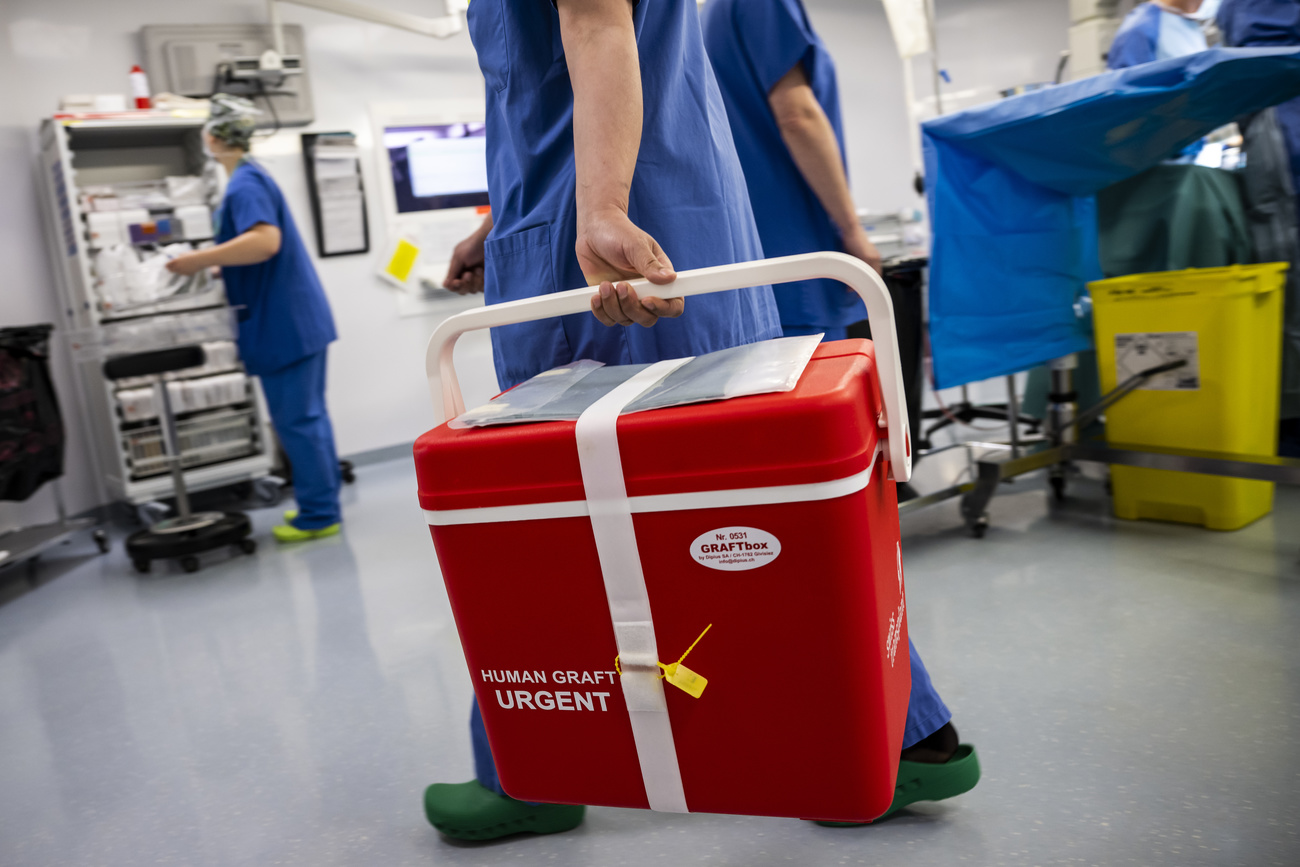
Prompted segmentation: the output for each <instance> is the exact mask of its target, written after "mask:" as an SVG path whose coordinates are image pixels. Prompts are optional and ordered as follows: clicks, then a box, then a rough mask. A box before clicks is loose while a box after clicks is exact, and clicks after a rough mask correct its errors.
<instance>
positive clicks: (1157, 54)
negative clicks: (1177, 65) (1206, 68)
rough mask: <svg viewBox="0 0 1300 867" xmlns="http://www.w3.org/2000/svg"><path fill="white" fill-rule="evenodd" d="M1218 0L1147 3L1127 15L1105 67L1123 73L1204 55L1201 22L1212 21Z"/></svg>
mask: <svg viewBox="0 0 1300 867" xmlns="http://www.w3.org/2000/svg"><path fill="white" fill-rule="evenodd" d="M1218 5H1219V3H1218V0H1162V2H1156V0H1150V2H1147V3H1143V4H1141V5H1139V6H1138V7H1137V8H1136V9H1134V10H1133V11H1132V12H1130V13H1129V14H1128V15H1127V16H1126V17H1125V18H1124V23H1123V24H1121V25H1120V28H1119V32H1117V33H1116V34H1115V41H1114V42H1112V43H1111V45H1110V51H1109V53H1108V54H1107V57H1106V65H1107V66H1108V67H1109V68H1110V69H1127V68H1128V67H1130V66H1137V65H1138V64H1140V63H1151V62H1153V61H1156V60H1168V59H1170V58H1171V57H1182V56H1183V55H1186V54H1195V53H1196V52H1198V51H1204V50H1205V49H1206V48H1207V47H1208V45H1207V44H1206V41H1205V31H1204V30H1203V29H1202V26H1203V25H1202V22H1203V21H1206V20H1208V19H1211V18H1213V17H1214V13H1215V11H1216V10H1217V8H1218Z"/></svg>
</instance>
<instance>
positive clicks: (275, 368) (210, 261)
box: [167, 94, 342, 542]
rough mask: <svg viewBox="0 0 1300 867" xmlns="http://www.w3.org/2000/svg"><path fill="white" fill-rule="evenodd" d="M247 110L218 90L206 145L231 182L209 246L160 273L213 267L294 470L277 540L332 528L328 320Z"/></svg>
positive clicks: (334, 480)
mask: <svg viewBox="0 0 1300 867" xmlns="http://www.w3.org/2000/svg"><path fill="white" fill-rule="evenodd" d="M255 113H256V109H254V108H253V106H252V104H251V103H249V102H248V101H247V100H244V99H240V98H239V97H232V96H227V95H225V94H217V95H216V96H214V97H213V98H212V115H211V118H210V120H209V121H208V124H207V125H206V126H205V127H204V136H205V142H206V144H207V146H208V149H209V150H210V152H211V153H212V155H213V157H214V158H215V159H216V160H217V161H218V162H220V163H221V164H222V165H223V166H224V167H225V169H226V174H227V175H228V176H229V178H230V181H229V183H228V184H227V185H226V192H225V195H224V197H223V198H222V201H221V207H220V208H219V210H218V212H217V233H216V238H215V240H216V245H215V246H213V247H209V248H207V249H204V250H198V251H195V252H193V253H187V254H185V255H183V256H178V257H177V258H175V259H173V260H172V261H171V262H169V263H168V265H167V267H168V269H169V270H171V271H172V272H173V273H176V274H185V275H188V274H193V273H195V272H197V271H200V270H202V269H203V268H210V267H212V266H219V267H220V268H221V276H222V280H223V282H224V283H225V287H226V298H227V299H228V300H229V302H230V304H231V305H235V306H238V307H239V308H240V309H239V320H240V321H239V354H240V358H241V359H242V360H243V362H244V368H245V369H246V370H247V371H248V372H249V373H250V374H254V375H256V376H258V377H259V378H260V379H261V380H262V391H263V393H264V394H265V395H266V404H267V408H268V409H269V410H270V412H271V422H272V424H274V426H275V432H276V435H277V436H278V437H279V438H280V444H281V445H282V446H283V447H284V451H285V454H287V455H288V456H289V463H290V464H291V465H292V467H293V490H294V497H295V498H296V499H297V501H298V509H297V510H296V511H291V512H287V513H286V514H285V519H286V523H284V524H282V525H280V526H277V527H275V528H273V530H272V532H273V533H274V534H275V538H276V539H277V540H279V541H281V542H300V541H306V540H308V539H316V538H320V537H322V536H330V535H334V534H335V533H338V532H339V527H340V521H341V518H342V513H341V511H340V508H339V485H340V482H341V479H340V473H339V461H338V455H337V453H336V452H335V449H334V430H333V428H332V427H331V425H330V418H329V413H328V412H327V410H326V408H325V354H326V348H327V347H328V346H329V344H330V343H331V342H333V341H334V340H335V339H336V338H337V336H338V335H337V334H336V333H335V331H334V318H333V316H332V315H331V313H330V307H329V302H328V301H327V300H326V298H325V291H324V290H323V289H322V288H321V284H320V280H319V279H318V278H317V277H316V269H315V268H313V267H312V264H311V259H310V257H309V256H308V254H307V248H306V247H305V246H304V245H303V242H302V237H301V236H300V235H299V234H298V227H297V226H296V225H295V224H294V222H293V216H292V215H291V214H290V213H289V206H288V205H287V204H286V202H285V200H284V195H283V194H282V193H281V192H280V188H279V187H278V186H277V185H276V183H275V181H274V180H272V179H271V176H270V175H269V174H267V172H266V170H265V169H263V168H262V167H261V166H259V165H258V164H257V163H255V162H253V161H252V160H250V159H249V158H248V147H249V143H250V141H251V140H252V135H253V129H254V127H255V120H254V114H255Z"/></svg>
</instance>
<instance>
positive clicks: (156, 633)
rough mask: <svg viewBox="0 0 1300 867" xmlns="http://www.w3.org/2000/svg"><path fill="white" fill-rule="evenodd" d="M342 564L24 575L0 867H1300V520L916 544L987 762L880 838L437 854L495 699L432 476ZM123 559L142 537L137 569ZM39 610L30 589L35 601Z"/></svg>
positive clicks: (1076, 490) (582, 841) (1041, 507)
mask: <svg viewBox="0 0 1300 867" xmlns="http://www.w3.org/2000/svg"><path fill="white" fill-rule="evenodd" d="M359 475H360V479H359V481H358V482H357V484H356V485H355V486H352V487H350V488H348V489H347V501H346V522H345V527H346V530H345V533H344V535H342V536H341V537H338V538H335V539H332V540H325V541H319V542H314V543H311V544H308V545H302V546H298V547H285V548H279V549H277V548H276V546H275V544H274V542H272V541H271V540H270V538H269V532H268V531H269V528H270V526H271V524H272V523H274V522H275V519H276V514H275V512H273V511H271V510H261V511H258V512H256V513H254V515H255V520H256V524H257V528H258V533H259V536H260V538H261V539H262V550H261V551H259V553H258V554H257V555H256V556H255V557H253V558H238V559H228V558H225V556H224V555H221V556H220V557H217V558H213V559H212V560H210V561H209V562H207V563H206V564H205V567H204V569H203V570H202V571H201V572H199V573H197V574H194V575H186V574H183V573H181V572H180V571H179V570H177V569H175V568H174V567H172V568H166V569H161V570H158V571H156V572H155V574H152V575H149V576H137V575H135V574H134V573H133V572H132V571H131V569H130V566H129V564H128V562H127V560H126V558H125V556H124V555H123V553H122V551H121V548H120V544H119V545H118V547H115V549H114V551H113V553H111V554H110V555H108V556H103V557H101V556H98V555H97V554H95V553H94V548H93V545H91V543H90V542H89V541H88V540H85V539H80V540H77V541H76V542H74V543H73V544H72V545H70V546H68V547H65V548H63V549H60V551H59V552H57V553H56V554H53V555H51V556H49V557H47V559H46V561H45V562H44V563H43V564H42V566H41V571H40V573H39V583H38V584H37V586H35V587H33V588H31V589H30V590H25V589H24V588H25V585H24V584H22V582H23V581H24V580H25V579H24V574H23V572H22V571H21V570H17V569H10V570H8V571H6V572H0V586H2V587H3V588H7V590H4V592H0V596H4V595H5V594H6V593H7V595H8V596H9V597H11V598H10V599H9V601H8V602H7V603H6V604H4V605H2V606H0V864H3V865H5V867H25V865H153V864H169V865H170V864H177V865H221V867H231V865H277V864H301V865H313V867H317V865H333V864H347V865H383V867H395V865H471V864H473V865H493V864H529V865H532V864H559V865H601V867H604V865H744V867H763V865H778V864H799V865H838V864H900V865H903V864H905V865H909V867H921V865H953V864H973V865H981V864H989V865H1000V864H1008V865H1012V864H1014V865H1037V864H1044V865H1045V864H1101V865H1120V864H1135V865H1158V864H1169V865H1197V864H1214V865H1220V864H1232V865H1238V864H1250V865H1254V864H1260V865H1263V864H1278V865H1294V864H1297V863H1300V840H1298V839H1297V822H1296V814H1297V810H1298V809H1300V777H1298V773H1300V694H1298V691H1300V629H1297V624H1298V623H1300V582H1298V580H1297V578H1298V574H1297V559H1298V556H1300V551H1298V550H1297V549H1298V548H1300V532H1298V531H1297V528H1298V527H1300V491H1296V490H1281V491H1279V496H1278V508H1277V511H1276V512H1275V513H1274V515H1272V516H1271V517H1269V518H1266V519H1264V520H1262V521H1260V522H1258V523H1256V524H1255V525H1253V526H1251V527H1249V528H1247V529H1245V530H1243V531H1240V532H1237V533H1232V534H1215V533H1210V532H1207V531H1202V530H1198V529H1193V528H1188V527H1181V526H1174V525H1163V524H1153V523H1140V524H1137V523H1125V522H1118V521H1115V520H1113V519H1111V518H1110V517H1108V515H1107V511H1106V509H1107V505H1106V499H1105V494H1104V492H1103V490H1102V487H1101V485H1100V484H1099V483H1098V482H1096V481H1087V480H1084V481H1081V482H1079V483H1077V484H1076V485H1075V486H1074V487H1073V488H1072V491H1071V493H1072V498H1071V500H1070V501H1069V502H1067V503H1066V504H1065V505H1063V506H1059V507H1054V506H1052V505H1051V504H1050V503H1049V501H1048V498H1047V496H1046V495H1045V493H1044V487H1045V486H1044V483H1043V480H1042V478H1041V477H1037V478H1035V477H1030V478H1025V479H1021V480H1018V481H1017V482H1016V483H1015V484H1014V485H1008V486H1005V487H1004V490H1003V491H1002V493H1001V495H1000V496H999V497H998V499H997V500H995V502H994V503H993V506H992V509H991V513H992V520H993V525H992V527H991V529H990V530H989V533H988V536H987V537H986V538H985V539H983V540H980V541H976V540H973V539H970V538H967V537H966V535H965V533H964V531H963V529H962V527H961V523H960V521H959V519H958V515H957V507H956V504H955V503H953V502H949V503H946V504H942V505H939V506H936V507H934V508H932V509H930V510H927V511H924V512H920V513H916V514H913V515H908V516H905V518H904V522H903V530H904V543H903V545H904V555H905V562H906V568H907V579H908V587H909V600H908V601H909V612H908V613H909V617H910V623H911V632H912V635H913V637H914V638H915V640H916V642H917V645H918V647H919V649H920V650H921V652H922V654H923V656H924V658H925V660H926V662H927V663H928V665H929V668H930V671H931V673H932V675H933V678H934V680H935V682H936V684H937V685H938V687H939V688H940V690H941V692H942V693H943V695H944V697H945V698H946V700H947V702H948V703H949V704H950V705H951V707H952V708H953V710H954V711H955V714H956V716H955V719H954V722H955V723H956V725H957V727H958V729H959V730H960V732H961V735H962V738H963V740H966V741H970V742H973V743H975V744H976V745H977V747H978V749H979V751H980V754H981V757H982V759H983V763H984V769H985V770H984V778H983V780H982V782H981V783H980V785H979V787H978V788H976V789H975V790H974V791H973V792H971V793H970V794H968V795H966V796H964V797H961V798H958V799H955V800H953V801H950V802H944V803H940V804H929V805H920V806H917V807H915V808H913V809H910V810H908V811H907V812H905V813H903V814H901V815H899V816H897V817H896V818H894V819H892V820H889V821H886V822H883V823H880V824H879V825H877V826H873V827H867V828H856V829H829V828H821V827H817V826H815V825H811V824H809V823H805V822H799V821H795V820H777V819H761V818H746V817H732V816H717V815H688V816H672V815H656V814H650V813H644V812H639V811H633V810H617V809H592V810H590V811H589V812H588V819H587V821H586V823H585V824H584V825H583V826H582V827H580V828H579V829H578V830H576V831H573V832H571V833H568V834H562V835H555V836H551V837H521V838H514V839H509V840H504V841H500V842H496V843H491V844H485V845H466V844H456V843H452V842H449V841H447V840H444V839H442V838H440V837H439V835H438V834H437V833H436V832H435V831H433V830H432V829H431V828H430V827H428V826H427V825H426V824H425V821H424V818H423V816H422V813H421V808H420V796H421V792H422V790H423V788H424V786H425V785H426V784H427V783H430V782H432V781H435V780H443V781H460V780H464V779H468V778H469V776H470V773H471V762H470V753H469V742H468V737H467V735H466V717H467V715H468V710H469V697H470V683H469V677H468V674H467V673H466V671H465V665H464V660H463V658H462V656H461V651H460V648H459V644H458V642H457V637H456V631H455V628H454V626H453V623H452V619H451V614H450V611H449V608H448V604H447V599H446V595H445V593H444V591H443V589H442V586H441V581H440V579H439V576H438V570H437V567H436V564H435V561H434V556H433V550H432V546H431V544H430V542H429V539H428V535H427V531H426V528H425V527H424V526H423V524H422V521H421V514H420V511H419V509H418V507H417V505H416V499H415V491H414V480H413V473H412V470H411V468H410V466H409V462H406V461H395V462H392V463H388V464H378V465H373V466H369V467H363V468H361V470H360V471H359ZM115 542H116V543H120V533H119V535H118V537H117V538H116V539H115ZM15 582H18V583H17V584H15Z"/></svg>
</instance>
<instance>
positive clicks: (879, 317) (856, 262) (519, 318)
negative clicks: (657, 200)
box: [425, 253, 912, 482]
mask: <svg viewBox="0 0 1300 867" xmlns="http://www.w3.org/2000/svg"><path fill="white" fill-rule="evenodd" d="M816 279H829V280H839V281H840V282H841V283H846V284H848V286H849V287H850V288H851V289H852V290H853V291H855V292H857V293H858V295H859V296H860V297H861V298H862V300H863V302H865V303H866V305H867V315H868V316H869V317H870V318H871V321H872V323H873V324H872V328H871V333H872V337H873V341H874V343H875V346H876V375H877V377H878V378H879V382H880V395H881V399H882V401H883V403H884V411H883V412H882V413H881V415H880V418H879V419H878V424H879V425H880V427H882V428H884V429H885V436H886V437H887V439H888V458H889V469H890V473H891V474H892V476H893V478H894V479H895V480H896V481H899V482H905V481H907V480H908V479H910V478H911V477H912V443H911V440H910V437H909V435H908V428H907V404H906V402H905V400H904V397H903V371H902V367H901V366H900V364H899V356H898V334H897V332H896V331H895V329H894V305H893V303H892V302H891V301H890V298H889V290H888V289H887V288H886V287H885V282H884V280H882V279H881V278H880V275H879V274H877V273H876V272H875V271H874V270H872V269H871V267H870V266H868V265H867V264H866V263H865V262H863V261H862V260H861V259H856V258H854V257H853V256H849V255H846V254H844V253H805V254H803V255H800V256H784V257H782V258H779V259H764V260H761V261H758V262H739V263H737V264H735V265H721V266H718V267H716V268H701V269H699V270H696V271H684V272H682V273H681V274H678V275H677V279H676V280H675V281H674V282H673V284H672V290H671V291H672V295H673V296H674V298H675V299H677V300H680V299H682V298H685V297H687V296H689V295H705V294H708V293H710V292H726V291H729V290H732V289H744V288H745V287H748V286H761V285H763V284H765V283H790V282H794V281H798V280H816ZM651 285H652V284H651V283H650V282H649V281H648V280H636V281H632V282H631V283H629V285H628V288H629V289H630V290H631V291H634V292H644V291H646V290H647V289H648V288H649V287H650V286H651ZM599 295H600V287H598V286H588V287H586V288H585V289H572V290H570V291H568V292H556V293H553V294H550V295H539V296H537V297H535V298H525V299H523V300H520V301H508V302H506V303H504V304H490V305H488V306H487V307H482V308H479V309H477V310H469V311H466V312H464V313H458V314H457V315H455V316H452V317H450V318H448V319H446V320H445V321H443V323H442V324H441V325H439V326H438V327H437V329H435V330H434V332H433V335H432V336H431V337H430V338H429V346H428V350H427V352H426V354H425V373H426V374H427V375H428V378H429V391H430V394H431V396H432V398H433V407H434V416H435V418H436V420H437V423H438V424H442V423H443V422H445V421H446V420H447V419H449V418H454V417H455V416H458V415H460V414H461V413H463V412H464V411H465V402H464V400H463V399H462V398H461V393H460V383H459V382H458V381H457V379H456V367H455V364H454V363H453V360H452V352H453V350H454V348H455V346H456V340H457V339H458V338H459V337H460V336H461V335H462V334H464V333H465V332H467V331H477V330H479V329H481V328H496V327H498V326H501V325H514V324H516V323H519V322H534V321H536V320H539V319H551V318H553V317H556V316H567V315H569V314H571V313H581V312H583V311H585V310H588V309H590V307H591V304H592V299H593V298H598V297H599ZM886 324H887V326H888V327H885V325H886Z"/></svg>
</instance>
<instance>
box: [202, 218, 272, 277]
mask: <svg viewBox="0 0 1300 867" xmlns="http://www.w3.org/2000/svg"><path fill="white" fill-rule="evenodd" d="M278 252H280V230H279V229H277V228H275V227H274V226H268V225H266V224H264V223H263V224H260V225H258V226H255V227H253V228H252V229H249V230H248V231H247V232H245V233H244V234H242V235H240V236H238V237H236V238H231V239H230V240H229V241H227V242H226V243H224V244H218V245H216V246H215V247H208V248H207V249H204V250H199V251H197V252H195V253H194V254H192V255H194V256H197V257H199V260H200V261H201V263H202V266H203V267H205V268H208V267H211V266H214V265H215V266H218V267H220V266H223V265H258V264H261V263H262V262H265V261H266V260H268V259H270V258H271V257H272V256H274V255H275V254H276V253H278Z"/></svg>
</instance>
